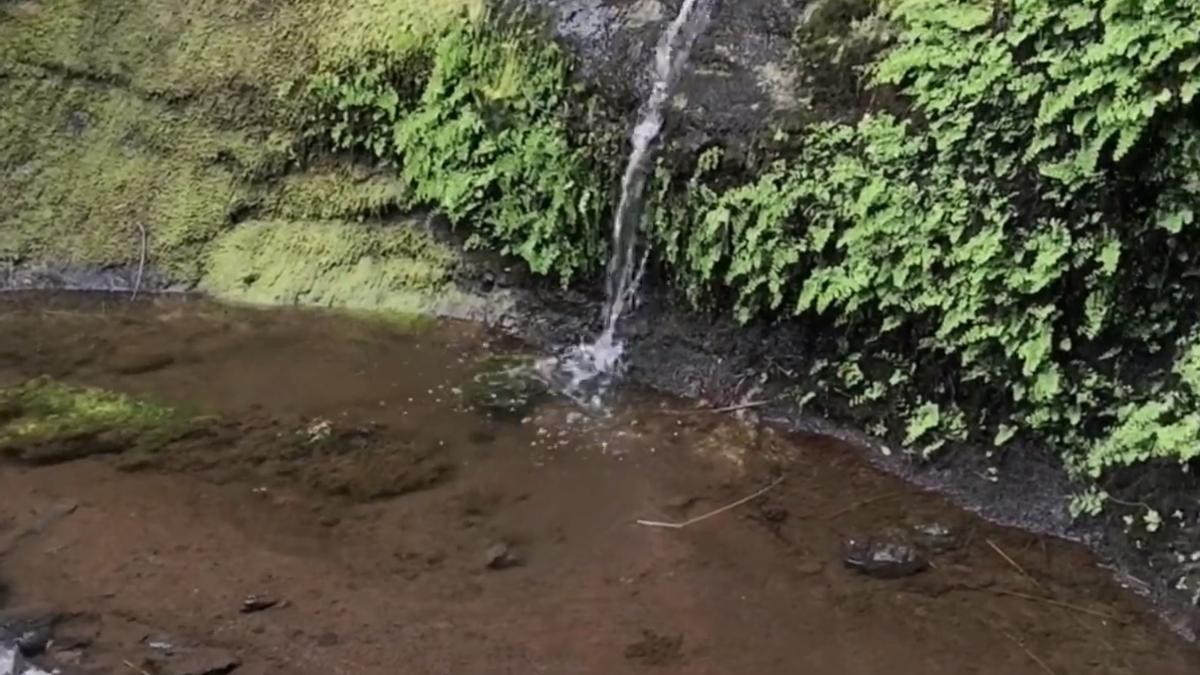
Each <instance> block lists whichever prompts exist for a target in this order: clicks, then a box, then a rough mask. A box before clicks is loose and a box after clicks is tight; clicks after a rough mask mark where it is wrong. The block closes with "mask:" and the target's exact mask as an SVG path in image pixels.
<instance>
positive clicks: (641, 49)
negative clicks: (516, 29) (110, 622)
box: [530, 0, 809, 148]
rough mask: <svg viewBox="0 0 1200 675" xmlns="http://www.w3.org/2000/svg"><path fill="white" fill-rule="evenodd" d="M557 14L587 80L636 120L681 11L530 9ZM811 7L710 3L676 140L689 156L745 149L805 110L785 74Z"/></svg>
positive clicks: (681, 101) (568, 2)
mask: <svg viewBox="0 0 1200 675" xmlns="http://www.w3.org/2000/svg"><path fill="white" fill-rule="evenodd" d="M530 2H531V4H534V5H537V6H541V7H544V8H546V9H549V10H550V11H551V14H552V16H553V17H554V19H555V23H556V30H557V32H558V34H559V36H560V37H561V38H563V39H564V40H565V41H566V42H567V43H568V44H569V45H571V47H572V48H573V50H574V51H575V52H576V53H577V54H578V55H579V56H580V57H581V58H580V62H581V68H580V74H581V76H582V77H583V78H584V79H585V80H587V81H588V82H589V84H591V85H593V86H595V87H596V88H597V89H599V90H600V91H601V92H602V94H603V95H604V96H605V98H607V99H608V100H609V101H611V102H612V104H613V107H615V108H617V109H628V110H633V109H635V108H636V107H637V102H638V101H640V100H641V99H642V98H643V97H644V94H645V91H646V89H647V88H648V86H649V82H650V79H649V64H650V63H651V61H652V58H651V57H652V54H653V52H654V49H655V46H656V45H657V43H658V39H659V36H660V35H661V33H662V31H663V29H664V28H665V27H666V26H667V24H668V23H669V22H670V21H672V20H673V19H674V18H675V16H676V14H677V12H678V10H679V2H674V1H672V2H666V1H664V0H530ZM807 4H809V3H808V0H738V1H737V2H712V3H711V6H712V13H711V18H710V21H709V23H708V26H707V29H706V30H705V31H704V33H703V34H702V35H701V36H700V37H699V39H698V40H697V42H696V45H695V47H694V48H693V50H692V59H691V65H692V67H691V68H690V69H689V71H688V72H687V73H685V75H684V77H683V79H682V81H681V82H680V94H679V96H678V97H676V101H675V102H676V106H677V108H679V111H680V112H682V114H680V115H677V116H676V119H675V120H673V122H672V125H673V126H674V127H675V128H674V129H672V130H671V132H672V133H671V134H670V136H671V137H672V138H674V139H677V142H678V143H679V144H680V145H681V146H684V147H694V146H699V145H702V144H705V143H707V142H710V141H711V140H713V139H720V140H721V141H722V142H725V143H726V144H727V145H728V146H729V147H731V148H740V147H744V146H745V145H746V144H745V143H744V141H746V140H748V139H749V138H751V137H753V136H754V135H755V134H756V133H758V132H759V130H760V129H762V128H763V127H764V125H765V124H766V123H767V122H768V121H769V120H770V119H771V118H772V116H773V115H778V114H780V113H783V112H792V111H795V110H797V109H798V108H799V106H800V97H799V96H798V95H797V92H796V91H794V89H795V87H794V85H793V83H791V82H790V81H788V79H787V78H786V77H782V76H781V74H782V73H784V72H785V71H787V65H786V62H787V59H788V58H789V54H790V53H791V48H792V47H791V37H792V33H793V30H794V28H795V26H796V25H797V24H798V22H799V20H800V16H801V14H802V12H803V11H804V7H805V6H806V5H807Z"/></svg>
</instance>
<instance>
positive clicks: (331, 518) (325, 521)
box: [317, 516, 342, 527]
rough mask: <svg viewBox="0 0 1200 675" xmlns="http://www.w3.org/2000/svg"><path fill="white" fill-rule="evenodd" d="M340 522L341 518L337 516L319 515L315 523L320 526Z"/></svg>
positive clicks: (334, 525) (335, 524)
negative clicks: (319, 517)
mask: <svg viewBox="0 0 1200 675" xmlns="http://www.w3.org/2000/svg"><path fill="white" fill-rule="evenodd" d="M341 522H342V519H341V518H338V517H337V516H321V519H320V520H318V521H317V524H318V525H320V526H321V527H337V526H338V525H339V524H341Z"/></svg>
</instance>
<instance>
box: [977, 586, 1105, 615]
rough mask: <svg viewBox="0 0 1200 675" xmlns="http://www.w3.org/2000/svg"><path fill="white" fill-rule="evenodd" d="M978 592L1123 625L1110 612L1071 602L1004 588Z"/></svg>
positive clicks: (982, 589) (981, 589)
mask: <svg viewBox="0 0 1200 675" xmlns="http://www.w3.org/2000/svg"><path fill="white" fill-rule="evenodd" d="M977 590H980V591H985V592H987V593H995V594H996V595H1007V596H1010V597H1013V598H1020V599H1022V600H1029V601H1031V602H1043V603H1045V604H1047V605H1053V606H1055V607H1061V608H1063V609H1069V610H1071V611H1074V612H1079V613H1080V614H1087V615H1089V616H1094V617H1097V618H1100V619H1104V620H1105V621H1115V622H1117V623H1122V620H1121V618H1120V617H1118V616H1115V615H1112V614H1109V613H1108V612H1101V611H1098V610H1095V609H1088V608H1087V607H1080V606H1079V605H1072V604H1071V603H1069V602H1062V601H1060V600H1054V599H1053V598H1043V597H1041V596H1039V595H1030V594H1028V593H1021V592H1019V591H1009V590H1005V589H1003V588H987V589H984V588H979V589H977Z"/></svg>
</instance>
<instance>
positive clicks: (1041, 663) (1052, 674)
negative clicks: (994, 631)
mask: <svg viewBox="0 0 1200 675" xmlns="http://www.w3.org/2000/svg"><path fill="white" fill-rule="evenodd" d="M1004 637H1006V638H1008V639H1009V640H1012V641H1013V644H1015V645H1017V646H1018V647H1020V648H1021V651H1023V652H1025V654H1026V656H1028V657H1029V658H1031V659H1033V662H1034V663H1036V664H1038V665H1039V666H1041V668H1042V670H1044V671H1046V672H1047V673H1049V674H1050V675H1056V673H1055V672H1054V669H1053V668H1051V667H1050V666H1048V665H1046V662H1045V661H1043V660H1041V659H1040V658H1038V655H1037V654H1034V653H1033V652H1031V651H1029V647H1026V646H1025V643H1023V642H1021V641H1020V640H1018V639H1017V636H1015V635H1013V634H1012V633H1009V632H1005V633H1004Z"/></svg>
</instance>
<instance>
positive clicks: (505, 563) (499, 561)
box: [483, 541, 525, 570]
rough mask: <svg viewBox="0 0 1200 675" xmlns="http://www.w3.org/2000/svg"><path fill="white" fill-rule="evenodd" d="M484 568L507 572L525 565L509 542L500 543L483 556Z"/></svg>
mask: <svg viewBox="0 0 1200 675" xmlns="http://www.w3.org/2000/svg"><path fill="white" fill-rule="evenodd" d="M483 562H484V566H485V567H487V568H488V569H490V570H506V569H509V568H512V567H519V566H520V565H522V564H524V562H525V561H524V560H522V559H521V556H520V555H518V554H517V552H516V551H514V550H513V548H512V546H511V545H509V544H508V543H507V542H503V541H498V542H496V543H494V544H492V545H491V546H489V547H488V548H487V551H485V552H484V554H483Z"/></svg>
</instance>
